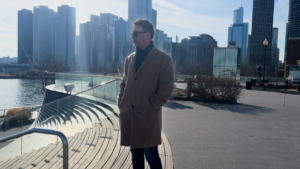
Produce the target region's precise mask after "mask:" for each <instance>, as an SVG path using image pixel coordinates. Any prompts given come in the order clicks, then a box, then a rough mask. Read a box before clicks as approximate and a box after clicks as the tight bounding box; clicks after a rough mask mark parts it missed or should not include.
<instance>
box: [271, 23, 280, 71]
mask: <svg viewBox="0 0 300 169" xmlns="http://www.w3.org/2000/svg"><path fill="white" fill-rule="evenodd" d="M270 45H272V51H271V70H277V68H278V59H279V58H278V51H279V49H278V28H273V37H272V43H271V44H270Z"/></svg>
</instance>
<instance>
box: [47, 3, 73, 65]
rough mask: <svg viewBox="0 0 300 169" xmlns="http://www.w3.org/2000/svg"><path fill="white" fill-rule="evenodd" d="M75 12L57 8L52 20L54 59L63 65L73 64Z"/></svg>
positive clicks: (65, 7) (66, 8)
mask: <svg viewBox="0 0 300 169" xmlns="http://www.w3.org/2000/svg"><path fill="white" fill-rule="evenodd" d="M75 37H76V10H75V8H73V7H69V6H68V5H62V6H60V7H58V9H57V13H56V15H55V19H54V44H53V45H54V57H55V59H56V60H58V61H62V62H63V63H64V64H65V65H68V66H71V65H74V64H75Z"/></svg>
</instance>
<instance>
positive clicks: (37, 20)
mask: <svg viewBox="0 0 300 169" xmlns="http://www.w3.org/2000/svg"><path fill="white" fill-rule="evenodd" d="M53 35H54V11H53V10H52V9H49V8H48V7H46V6H36V7H34V8H33V63H34V64H35V65H41V64H44V63H45V62H47V60H48V59H53V39H54V36H53Z"/></svg>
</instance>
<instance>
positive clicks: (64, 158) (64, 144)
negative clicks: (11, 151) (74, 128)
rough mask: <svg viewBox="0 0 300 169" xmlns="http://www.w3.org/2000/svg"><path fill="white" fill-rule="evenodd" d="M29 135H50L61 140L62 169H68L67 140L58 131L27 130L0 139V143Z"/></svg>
mask: <svg viewBox="0 0 300 169" xmlns="http://www.w3.org/2000/svg"><path fill="white" fill-rule="evenodd" d="M31 133H42V134H51V135H56V136H58V137H59V138H60V139H61V142H62V144H63V168H64V169H68V166H69V162H68V160H69V150H68V149H69V148H68V146H69V145H68V139H67V137H66V136H65V135H64V134H63V133H61V132H59V131H54V130H47V129H37V128H32V129H29V130H25V131H22V132H20V133H16V134H13V135H10V136H7V137H4V138H1V139H0V143H2V142H5V141H8V140H12V139H15V138H19V137H22V136H24V135H27V134H31Z"/></svg>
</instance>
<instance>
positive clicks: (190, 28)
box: [0, 0, 288, 60]
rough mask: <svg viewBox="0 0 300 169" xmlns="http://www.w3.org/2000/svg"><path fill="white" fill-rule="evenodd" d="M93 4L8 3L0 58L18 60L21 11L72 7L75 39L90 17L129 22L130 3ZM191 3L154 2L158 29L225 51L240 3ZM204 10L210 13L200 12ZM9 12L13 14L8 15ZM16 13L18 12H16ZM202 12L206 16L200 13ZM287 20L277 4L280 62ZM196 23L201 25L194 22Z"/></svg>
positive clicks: (283, 6)
mask: <svg viewBox="0 0 300 169" xmlns="http://www.w3.org/2000/svg"><path fill="white" fill-rule="evenodd" d="M90 2H91V3H86V4H82V3H79V2H71V1H59V2H57V1H53V2H47V3H43V4H41V3H39V2H36V1H30V2H26V4H25V3H24V2H20V3H17V5H16V3H10V2H8V3H6V4H7V5H6V6H7V7H6V8H7V9H4V8H3V7H0V8H1V9H3V10H2V11H3V12H7V13H8V17H5V18H4V17H3V15H1V16H0V38H1V39H0V44H1V45H0V46H1V47H0V57H3V56H7V55H9V56H11V57H15V56H17V31H16V29H17V11H18V10H21V9H29V10H33V7H34V6H38V5H45V6H48V8H49V9H54V11H55V12H56V10H57V7H58V6H61V5H64V4H66V5H69V6H72V7H74V8H76V35H78V34H79V24H80V23H86V22H88V21H89V19H90V18H89V16H90V15H91V14H95V15H99V14H100V13H111V14H114V15H117V16H119V17H122V18H124V19H128V18H127V16H128V13H127V12H128V5H127V3H128V1H127V0H112V1H101V2H96V1H90ZM189 2H190V3H187V4H183V3H182V2H179V1H176V0H175V1H172V2H170V1H166V0H153V6H152V8H153V9H155V10H156V11H157V29H160V30H163V31H164V32H165V33H166V34H168V37H172V38H173V41H174V39H175V35H176V34H177V35H178V36H179V39H180V40H181V39H184V38H188V37H189V36H197V35H199V34H202V33H205V34H209V35H211V36H213V37H214V38H215V39H216V41H218V46H220V47H226V46H227V39H228V38H227V34H228V32H227V31H228V26H230V24H232V17H233V13H232V11H234V10H236V9H238V8H239V7H240V6H241V2H240V1H234V0H228V1H226V3H224V2H222V1H219V0H213V2H206V3H202V4H201V2H202V1H192V0H190V1H189ZM91 4H94V5H91ZM200 4H201V5H200ZM252 5H253V4H252V1H250V0H248V1H244V2H243V5H242V6H243V7H244V22H248V23H250V25H249V34H250V31H251V20H252ZM4 6H5V5H4ZM97 7H98V8H97ZM204 8H207V9H206V10H199V9H204ZM8 9H10V10H9V11H8ZM15 9H16V11H14V10H15ZM209 10H210V11H209ZM217 10H219V11H220V12H222V14H220V12H217ZM199 11H203V12H202V13H201V12H199ZM178 12H179V13H178ZM191 14H192V15H191ZM187 15H189V17H187ZM287 16H288V2H285V1H283V0H276V1H275V12H274V24H273V27H277V28H279V37H278V44H279V45H278V47H279V48H280V60H282V59H283V57H284V55H283V53H284V52H283V51H284V44H285V23H286V21H287ZM86 17H88V18H86ZM9 18H10V19H9ZM195 19H197V20H198V21H197V22H193V20H195ZM199 21H201V22H199ZM203 23H206V24H203ZM282 23H283V24H282Z"/></svg>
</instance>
